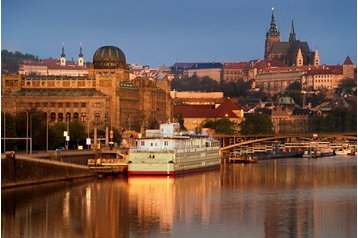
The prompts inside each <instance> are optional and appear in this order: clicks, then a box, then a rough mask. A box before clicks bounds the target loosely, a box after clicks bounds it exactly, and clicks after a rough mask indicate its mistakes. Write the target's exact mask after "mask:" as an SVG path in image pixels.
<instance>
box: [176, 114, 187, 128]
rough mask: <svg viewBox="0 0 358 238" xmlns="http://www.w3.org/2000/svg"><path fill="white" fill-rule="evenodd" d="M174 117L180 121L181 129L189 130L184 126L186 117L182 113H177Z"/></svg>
mask: <svg viewBox="0 0 358 238" xmlns="http://www.w3.org/2000/svg"><path fill="white" fill-rule="evenodd" d="M174 119H175V120H176V121H177V122H178V123H179V125H180V130H181V131H187V130H188V129H186V128H185V126H184V117H183V114H182V113H177V114H175V115H174Z"/></svg>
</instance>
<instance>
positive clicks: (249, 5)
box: [1, 0, 357, 67]
mask: <svg viewBox="0 0 358 238" xmlns="http://www.w3.org/2000/svg"><path fill="white" fill-rule="evenodd" d="M1 4H2V6H1V48H2V49H8V50H11V51H14V50H19V51H21V52H23V53H29V54H34V55H38V56H39V57H40V58H49V57H52V58H59V55H60V54H61V44H62V42H64V44H65V53H66V57H67V58H68V59H71V58H72V57H73V58H74V59H76V58H77V57H78V53H79V44H80V42H82V44H83V53H84V56H85V60H86V61H92V56H93V54H94V52H95V51H96V49H98V48H99V47H101V46H104V45H115V46H118V47H119V48H121V49H122V50H123V51H124V53H125V55H126V57H127V61H128V63H137V64H149V65H150V66H152V67H158V66H161V65H163V64H165V65H168V66H170V65H172V64H174V63H175V62H194V61H195V62H198V61H199V62H211V61H236V60H245V61H246V60H251V59H260V58H263V53H264V42H265V34H266V31H267V29H268V28H269V24H270V20H271V8H272V7H274V8H275V15H276V20H277V24H278V27H279V30H280V33H281V41H287V40H288V34H289V29H290V23H291V20H292V19H293V20H294V24H295V30H296V36H297V38H298V39H299V40H301V41H307V42H308V44H309V46H310V47H311V50H312V51H313V50H315V49H316V47H317V48H318V50H319V52H320V56H321V63H324V64H337V63H340V64H341V63H342V62H343V61H344V59H345V57H346V56H347V55H349V56H350V57H351V59H352V60H353V61H354V63H357V57H356V54H357V18H356V16H357V3H356V0H345V1H336V0H319V1H315V0H260V1H255V0H221V1H218V0H216V1H214V0H180V1H174V0H151V1H147V0H142V1H140V0H130V1H123V0H101V1H88V0H86V1H85V0H75V1H73V0H61V1H56V0H30V1H29V0H3V1H1Z"/></svg>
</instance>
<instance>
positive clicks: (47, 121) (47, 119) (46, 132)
mask: <svg viewBox="0 0 358 238" xmlns="http://www.w3.org/2000/svg"><path fill="white" fill-rule="evenodd" d="M46 152H48V112H46Z"/></svg>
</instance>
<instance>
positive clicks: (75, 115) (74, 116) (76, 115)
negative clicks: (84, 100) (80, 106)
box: [73, 112, 78, 120]
mask: <svg viewBox="0 0 358 238" xmlns="http://www.w3.org/2000/svg"><path fill="white" fill-rule="evenodd" d="M73 120H78V112H75V113H73Z"/></svg>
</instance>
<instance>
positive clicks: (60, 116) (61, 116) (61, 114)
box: [57, 112, 63, 121]
mask: <svg viewBox="0 0 358 238" xmlns="http://www.w3.org/2000/svg"><path fill="white" fill-rule="evenodd" d="M57 120H58V121H63V113H62V112H60V113H59V114H58V119H57Z"/></svg>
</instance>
